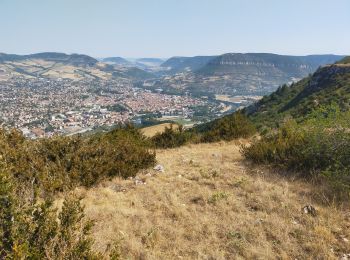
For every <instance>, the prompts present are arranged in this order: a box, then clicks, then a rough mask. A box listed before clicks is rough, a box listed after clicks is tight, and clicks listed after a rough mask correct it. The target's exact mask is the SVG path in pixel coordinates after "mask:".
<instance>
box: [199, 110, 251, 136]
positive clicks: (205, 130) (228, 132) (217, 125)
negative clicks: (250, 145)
mask: <svg viewBox="0 0 350 260" xmlns="http://www.w3.org/2000/svg"><path fill="white" fill-rule="evenodd" d="M198 132H199V133H200V141H201V142H217V141H220V140H225V141H231V140H233V139H237V138H247V137H251V136H252V135H254V134H255V133H256V129H255V126H254V125H253V124H252V123H251V121H250V120H249V119H248V118H247V117H246V116H245V115H244V114H242V113H241V112H236V113H233V114H231V115H228V116H225V117H222V118H219V119H216V120H214V121H213V122H210V123H208V124H205V125H203V126H200V127H199V128H198Z"/></svg>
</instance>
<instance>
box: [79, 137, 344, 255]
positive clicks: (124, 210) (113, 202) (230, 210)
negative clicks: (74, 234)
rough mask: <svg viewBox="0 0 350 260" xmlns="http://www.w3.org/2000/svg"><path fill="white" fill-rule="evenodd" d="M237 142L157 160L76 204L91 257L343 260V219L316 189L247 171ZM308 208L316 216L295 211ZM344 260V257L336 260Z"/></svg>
mask: <svg viewBox="0 0 350 260" xmlns="http://www.w3.org/2000/svg"><path fill="white" fill-rule="evenodd" d="M242 142H244V141H235V142H229V143H224V142H222V143H215V144H199V145H189V146H185V147H181V148H178V149H170V150H159V151H157V160H158V163H159V164H161V165H162V166H164V172H163V173H162V172H158V171H156V170H148V171H145V172H141V173H140V174H139V176H138V177H137V178H134V179H129V180H121V179H114V180H113V181H109V182H105V183H104V184H102V185H100V186H99V187H96V188H93V189H89V190H86V189H79V190H78V192H79V193H81V194H83V195H84V196H85V199H84V201H83V202H84V204H85V206H86V209H85V211H86V214H87V216H88V217H89V218H92V219H95V220H96V224H95V227H94V229H93V237H94V239H95V240H96V243H95V246H94V247H95V249H96V250H99V251H101V252H104V250H105V249H106V248H107V247H109V244H112V243H113V241H118V244H119V249H120V252H121V255H122V258H123V259H124V258H126V259H247V258H248V259H276V258H278V259H316V258H318V259H333V258H334V259H338V258H339V257H342V256H343V255H344V254H350V210H349V209H347V210H343V209H340V207H339V206H338V207H336V206H334V205H332V204H331V203H326V200H325V199H323V197H322V192H317V191H316V189H317V187H314V186H312V185H311V184H307V183H305V182H302V181H300V180H291V179H290V178H284V177H282V176H280V175H277V174H274V173H269V172H268V170H266V169H261V168H254V167H252V166H250V165H248V164H247V163H246V162H244V160H243V158H242V157H241V155H240V153H239V149H240V144H241V143H242ZM305 205H312V206H313V207H314V208H316V216H312V215H311V214H305V213H303V211H302V208H303V207H304V206H305ZM345 259H347V258H345Z"/></svg>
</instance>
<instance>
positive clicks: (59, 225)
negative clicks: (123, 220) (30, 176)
mask: <svg viewBox="0 0 350 260" xmlns="http://www.w3.org/2000/svg"><path fill="white" fill-rule="evenodd" d="M22 188H23V187H21V188H20V187H18V186H17V184H16V181H15V180H14V179H13V178H12V177H11V175H10V174H9V173H8V172H6V171H5V170H4V167H3V168H2V172H1V173H0V258H1V259H97V258H98V257H99V255H97V254H95V253H93V252H92V250H91V246H92V242H93V240H91V239H90V237H89V232H90V229H91V227H92V222H91V221H89V220H85V218H84V213H83V207H82V206H81V205H80V200H79V199H78V198H77V197H75V196H73V195H70V196H68V197H67V198H66V199H65V201H64V204H63V207H62V211H61V212H60V213H59V214H58V218H57V210H56V209H53V207H52V201H51V200H48V199H44V201H43V202H39V201H38V200H37V197H36V196H34V197H32V198H31V199H27V198H26V197H25V196H22V195H21V190H22ZM27 189H28V188H27Z"/></svg>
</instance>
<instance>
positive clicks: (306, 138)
mask: <svg viewBox="0 0 350 260" xmlns="http://www.w3.org/2000/svg"><path fill="white" fill-rule="evenodd" d="M349 130H350V113H349V112H340V110H339V109H338V108H337V107H334V106H331V107H328V108H321V109H319V110H317V111H315V112H313V113H312V114H311V115H310V116H309V117H308V120H306V121H305V122H304V123H302V124H297V123H296V122H294V121H288V122H287V123H286V124H284V125H283V126H282V127H281V128H280V129H278V130H277V131H276V132H274V133H272V134H269V135H265V136H263V137H262V138H261V139H260V140H256V141H255V142H253V144H252V145H251V146H249V147H244V148H243V149H242V152H243V154H244V156H245V157H246V158H247V159H250V160H252V161H254V162H256V163H271V164H273V165H275V166H279V167H284V168H288V169H293V170H298V171H302V172H304V173H305V174H306V175H312V174H315V175H319V174H321V175H323V176H326V177H328V178H329V180H331V181H332V183H333V184H336V186H337V187H340V188H341V189H343V190H344V189H345V190H348V189H350V178H349V177H350V160H349V156H350V134H349Z"/></svg>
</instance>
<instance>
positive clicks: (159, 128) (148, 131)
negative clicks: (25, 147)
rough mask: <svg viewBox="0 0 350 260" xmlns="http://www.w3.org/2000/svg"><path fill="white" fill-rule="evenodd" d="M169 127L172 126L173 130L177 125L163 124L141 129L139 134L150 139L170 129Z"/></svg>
mask: <svg viewBox="0 0 350 260" xmlns="http://www.w3.org/2000/svg"><path fill="white" fill-rule="evenodd" d="M171 125H172V126H173V128H174V129H176V128H177V127H178V125H176V124H171V123H164V124H159V125H154V126H149V127H145V128H142V129H141V132H142V133H143V134H144V135H145V136H147V137H152V136H155V135H156V134H157V133H163V132H164V130H165V128H166V127H171Z"/></svg>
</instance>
